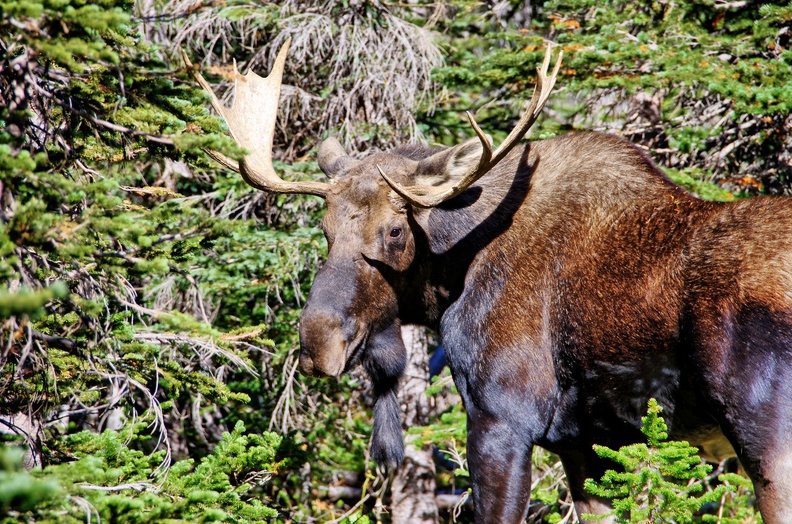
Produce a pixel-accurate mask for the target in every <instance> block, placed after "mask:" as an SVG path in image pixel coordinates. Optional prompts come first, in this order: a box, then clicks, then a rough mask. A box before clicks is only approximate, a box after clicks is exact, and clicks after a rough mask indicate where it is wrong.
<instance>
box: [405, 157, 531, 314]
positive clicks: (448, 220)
mask: <svg viewBox="0 0 792 524" xmlns="http://www.w3.org/2000/svg"><path fill="white" fill-rule="evenodd" d="M530 149H531V146H530V144H528V145H526V146H525V147H524V148H520V149H518V150H515V151H512V153H510V154H509V155H508V156H507V157H506V158H505V159H504V160H503V162H502V163H501V164H499V165H498V166H496V167H495V168H494V169H493V170H492V171H491V172H490V173H488V174H487V175H485V176H484V177H482V178H481V180H480V181H479V183H478V184H476V185H474V186H472V187H471V188H470V189H468V190H467V191H466V192H465V193H463V194H461V195H459V196H458V197H456V198H453V199H452V200H449V201H448V202H445V203H443V204H441V205H440V206H437V207H434V208H430V209H418V208H416V209H414V211H413V216H412V221H413V231H414V232H415V236H416V259H415V262H414V263H413V265H412V267H411V268H410V270H409V273H410V274H409V277H408V279H407V284H406V289H405V290H404V291H403V292H402V293H400V297H401V300H400V307H399V311H400V315H399V316H400V319H401V321H402V322H403V323H405V324H406V323H416V324H422V325H426V326H428V327H431V328H435V329H436V328H437V327H438V323H439V320H440V318H441V317H442V315H443V313H444V312H445V310H446V309H447V308H448V307H449V306H450V305H451V304H452V303H454V301H455V300H456V299H457V298H458V297H459V296H460V294H461V293H462V290H463V289H464V286H465V277H466V276H467V274H468V271H469V269H470V267H471V265H472V264H473V262H474V261H475V260H476V258H477V257H478V256H480V255H481V254H482V253H483V252H484V251H486V250H487V249H488V247H489V246H490V244H491V242H492V241H493V240H494V239H496V238H497V237H498V236H499V235H501V234H502V233H504V232H505V231H506V230H507V229H508V228H509V227H510V226H511V224H512V222H513V219H514V215H515V213H516V212H517V210H518V209H519V208H520V206H522V205H523V203H524V201H525V199H526V197H527V195H528V190H529V187H530V185H531V184H530V183H531V175H532V173H533V170H534V164H533V163H529V162H528V158H529V153H530Z"/></svg>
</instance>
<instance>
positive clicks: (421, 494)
mask: <svg viewBox="0 0 792 524" xmlns="http://www.w3.org/2000/svg"><path fill="white" fill-rule="evenodd" d="M402 338H403V339H404V345H405V347H406V348H407V369H406V371H405V374H404V378H403V380H402V383H401V386H400V389H399V399H400V401H401V404H402V411H403V419H402V425H403V426H404V428H405V429H407V428H409V427H412V426H416V425H422V424H426V423H427V421H428V413H429V409H430V402H429V397H427V395H426V388H427V387H428V386H429V358H428V355H427V340H426V331H425V330H424V328H421V327H418V326H403V327H402ZM435 488H436V486H435V465H434V460H433V459H432V451H431V449H430V448H428V447H424V448H422V449H419V448H416V447H415V446H414V445H412V444H411V443H410V438H409V436H407V438H406V439H405V448H404V462H403V463H402V465H401V467H400V468H399V470H398V471H397V472H396V476H395V477H394V479H393V486H392V488H391V497H392V503H391V521H392V522H393V524H402V523H405V524H406V523H410V524H422V523H427V524H435V523H437V522H438V513H437V501H436V499H435Z"/></svg>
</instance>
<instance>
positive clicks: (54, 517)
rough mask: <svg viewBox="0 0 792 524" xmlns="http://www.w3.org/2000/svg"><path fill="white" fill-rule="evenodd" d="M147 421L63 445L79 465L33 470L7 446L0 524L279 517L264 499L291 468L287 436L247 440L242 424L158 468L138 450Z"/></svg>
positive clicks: (157, 456)
mask: <svg viewBox="0 0 792 524" xmlns="http://www.w3.org/2000/svg"><path fill="white" fill-rule="evenodd" d="M144 431H145V423H142V422H141V423H137V424H130V425H129V426H128V427H127V429H125V430H124V431H123V432H117V431H105V432H103V433H101V434H98V435H97V434H94V433H90V432H87V431H84V432H81V433H76V434H74V435H70V436H68V437H67V438H65V439H64V440H63V442H60V443H59V448H60V451H61V452H68V453H69V455H70V456H72V457H73V459H74V461H73V462H66V463H63V464H58V465H54V466H49V467H47V468H45V469H44V470H33V471H31V472H27V471H24V470H22V469H21V466H20V462H21V453H22V452H21V451H20V449H19V448H16V447H4V448H0V460H2V462H3V464H4V470H3V471H2V472H0V522H3V523H11V522H19V521H20V520H27V521H35V522H41V523H50V522H51V523H55V522H59V523H72V522H74V523H77V522H84V521H85V520H86V518H88V519H90V518H92V517H93V516H96V517H98V518H99V519H101V520H102V521H109V522H118V523H148V522H155V523H156V522H163V523H164V522H174V521H179V522H235V523H240V524H242V523H247V522H260V521H261V520H262V519H271V518H273V517H276V516H277V515H278V512H277V511H276V510H274V509H272V508H269V507H267V506H265V505H264V504H263V503H262V502H261V500H260V498H259V497H260V490H261V487H262V486H263V485H264V484H265V483H266V482H267V481H268V479H270V478H271V476H272V474H273V472H274V471H277V469H278V468H281V467H289V466H290V459H289V458H288V457H287V458H283V457H280V456H279V449H280V447H281V445H282V444H283V438H282V437H280V436H278V435H275V434H273V433H263V434H261V435H244V433H245V427H244V425H243V424H242V423H241V422H240V423H237V425H236V427H235V428H234V430H233V431H231V432H227V433H224V434H223V437H222V440H221V441H220V442H219V443H218V444H217V446H216V447H215V448H214V450H213V451H212V453H211V454H210V455H208V456H206V457H204V458H203V459H201V460H200V461H199V462H198V463H197V464H195V461H193V460H192V459H187V460H181V461H178V462H176V463H174V464H173V465H172V466H171V468H170V471H168V472H166V473H162V472H161V470H159V469H158V467H159V465H160V463H161V461H162V459H163V458H164V454H163V453H162V452H156V453H152V454H147V453H145V452H143V451H139V450H135V449H133V446H134V444H135V443H136V442H139V441H141V440H143V441H145V440H146V438H147V437H144V436H142V435H141V432H144Z"/></svg>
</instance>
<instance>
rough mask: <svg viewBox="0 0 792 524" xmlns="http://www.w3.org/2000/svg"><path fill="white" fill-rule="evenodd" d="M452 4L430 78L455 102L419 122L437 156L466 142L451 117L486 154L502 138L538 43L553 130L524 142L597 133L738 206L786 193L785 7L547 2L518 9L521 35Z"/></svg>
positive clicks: (790, 81)
mask: <svg viewBox="0 0 792 524" xmlns="http://www.w3.org/2000/svg"><path fill="white" fill-rule="evenodd" d="M453 4H455V6H457V9H458V12H457V16H456V17H455V19H454V20H453V22H451V21H448V22H445V21H443V22H441V23H444V22H445V23H447V25H446V26H445V27H444V30H446V31H447V32H448V33H449V34H450V35H453V36H455V37H456V38H451V39H449V40H448V43H447V46H448V53H449V60H448V62H447V65H446V67H444V68H440V69H439V70H437V71H436V73H435V78H436V79H437V80H438V81H439V82H441V83H442V84H443V85H445V86H446V87H448V88H449V89H454V90H463V91H464V94H463V95H462V98H455V99H453V103H454V106H455V107H454V112H444V111H438V112H436V113H435V116H433V117H431V119H430V120H429V121H428V122H427V127H435V128H439V132H440V133H441V135H440V141H442V142H443V143H449V142H452V141H453V139H451V138H450V135H453V136H455V137H458V135H459V134H460V133H464V134H465V135H466V136H470V129H469V126H465V125H464V122H463V121H461V120H460V119H459V118H458V116H457V114H456V111H459V110H461V109H463V108H464V109H467V108H468V107H470V108H472V109H473V110H474V111H475V116H476V118H477V120H478V122H479V123H480V124H482V128H483V129H485V130H487V131H488V132H491V133H493V136H494V137H495V138H496V141H497V140H498V139H500V138H501V137H502V133H504V132H505V131H506V130H508V129H509V127H510V126H511V125H513V122H514V121H515V118H516V114H517V113H518V111H519V110H520V108H521V101H522V100H525V99H527V98H528V97H529V96H530V88H531V84H532V82H533V79H534V76H535V68H536V66H537V65H538V63H539V61H540V60H541V56H542V55H543V52H544V49H543V47H544V42H543V38H546V39H547V40H549V41H551V42H554V43H555V44H557V45H558V47H559V48H560V49H562V50H563V52H564V62H563V66H562V70H561V74H560V76H559V79H558V83H557V87H556V93H555V95H554V96H553V97H551V100H550V106H551V108H552V110H553V111H554V113H553V120H555V122H549V121H548V120H549V119H548V120H545V122H540V125H541V126H542V127H541V128H540V133H536V132H535V133H534V136H537V135H538V134H541V130H545V131H552V132H555V133H557V132H559V130H563V131H569V130H576V129H579V130H588V129H592V128H593V129H598V130H606V131H609V132H614V133H619V134H622V135H624V136H626V137H628V138H629V139H631V140H632V141H634V142H639V143H642V144H643V145H645V146H647V147H648V148H649V149H650V152H652V153H653V156H655V157H656V158H657V159H659V160H660V161H661V162H663V163H664V164H665V166H666V167H672V168H675V169H677V170H684V169H686V168H691V167H697V168H698V169H702V168H704V169H706V170H707V171H712V172H714V174H715V175H716V177H717V180H718V181H719V182H721V183H727V184H728V185H729V186H730V187H731V188H733V189H737V190H741V191H745V192H748V193H756V192H773V193H780V192H789V187H790V184H791V183H792V171H790V167H789V166H790V165H792V164H790V150H792V147H791V146H792V134H790V132H789V130H790V129H792V116H790V115H792V102H791V101H792V97H790V89H792V51H790V44H789V43H790V33H789V23H790V20H792V5H790V3H789V2H788V0H780V1H777V2H769V3H758V2H748V3H746V4H742V3H731V4H730V3H724V2H704V3H702V2H694V1H682V2H623V1H613V2H604V3H603V2H591V1H589V0H550V1H545V2H538V3H532V7H533V9H532V11H531V13H530V15H528V16H530V23H525V25H524V26H522V27H521V26H519V25H510V24H509V23H508V21H501V20H497V19H495V20H493V18H494V17H492V16H491V15H490V17H489V18H487V13H484V12H482V11H481V10H480V9H478V8H477V4H476V3H475V2H470V1H467V0H457V1H456V2H453ZM511 6H512V9H515V10H516V9H517V8H518V6H519V4H518V3H517V2H512V3H511ZM484 50H486V51H484ZM466 106H468V107H466ZM449 131H450V132H451V133H449ZM702 174H703V175H704V176H705V178H709V175H708V174H706V173H702Z"/></svg>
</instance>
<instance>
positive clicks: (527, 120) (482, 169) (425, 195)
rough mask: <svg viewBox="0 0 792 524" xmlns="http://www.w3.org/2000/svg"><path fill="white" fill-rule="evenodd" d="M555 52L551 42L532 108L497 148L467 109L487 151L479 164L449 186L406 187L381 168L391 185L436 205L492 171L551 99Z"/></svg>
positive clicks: (423, 202) (415, 201) (422, 203)
mask: <svg viewBox="0 0 792 524" xmlns="http://www.w3.org/2000/svg"><path fill="white" fill-rule="evenodd" d="M551 54H552V49H551V47H550V46H548V47H547V51H546V52H545V57H544V62H543V63H542V67H541V68H539V69H537V70H536V72H537V78H536V87H535V88H534V93H533V96H532V97H531V102H530V104H529V105H528V109H527V110H526V111H525V113H524V114H523V116H522V118H520V121H519V122H518V123H517V125H516V126H515V127H514V129H512V131H511V132H510V133H509V135H508V136H507V137H506V139H505V140H504V141H503V143H502V144H501V145H500V146H498V148H497V149H496V150H495V151H493V150H492V145H491V144H490V139H489V138H488V137H487V135H485V134H484V132H483V131H482V130H481V128H480V127H479V126H478V124H477V123H476V121H475V120H474V119H473V116H472V115H471V114H470V113H467V117H468V120H469V121H470V125H471V126H473V130H474V131H475V132H476V135H477V136H478V137H479V140H481V145H482V147H483V151H482V152H481V158H480V159H479V162H478V165H477V166H476V168H475V169H473V170H472V171H471V172H470V173H468V174H467V175H466V176H464V177H463V178H461V179H460V180H459V181H457V182H455V183H454V184H453V185H452V186H451V187H449V188H435V187H424V186H411V189H407V188H406V187H404V186H402V185H400V184H399V183H398V182H396V181H394V180H393V179H391V178H390V177H389V176H388V175H386V174H385V173H384V172H383V171H382V169H380V170H379V171H380V175H382V178H384V179H385V181H386V182H387V183H388V185H390V186H391V188H393V190H394V191H396V193H398V194H399V195H401V196H402V197H403V198H404V199H405V200H407V201H408V202H410V203H411V204H413V205H415V206H418V207H435V206H437V205H438V204H441V203H442V202H445V201H446V200H449V199H451V198H454V197H455V196H457V195H459V194H460V193H462V192H463V191H464V190H465V189H467V188H468V187H470V186H471V185H472V184H473V183H474V182H476V180H478V179H479V178H481V177H482V176H484V174H486V173H487V172H489V170H490V169H492V168H493V167H495V165H496V164H497V163H498V162H500V161H501V160H502V159H503V157H505V156H506V154H507V153H508V152H509V151H511V150H512V149H513V148H514V146H516V145H517V143H518V142H519V141H520V140H521V139H522V137H524V136H525V133H527V132H528V130H529V129H530V128H531V126H532V125H533V124H534V122H536V119H537V118H538V117H539V114H540V113H541V112H542V108H543V107H544V105H545V102H547V99H548V97H549V96H550V92H551V91H552V90H553V86H554V85H555V81H556V76H557V75H558V70H559V68H560V67H561V58H562V57H563V55H564V53H563V51H562V52H559V53H558V58H557V59H556V63H555V67H554V68H553V72H552V74H551V75H550V76H549V77H548V76H547V68H548V67H549V66H550V55H551ZM377 168H379V166H377Z"/></svg>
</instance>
